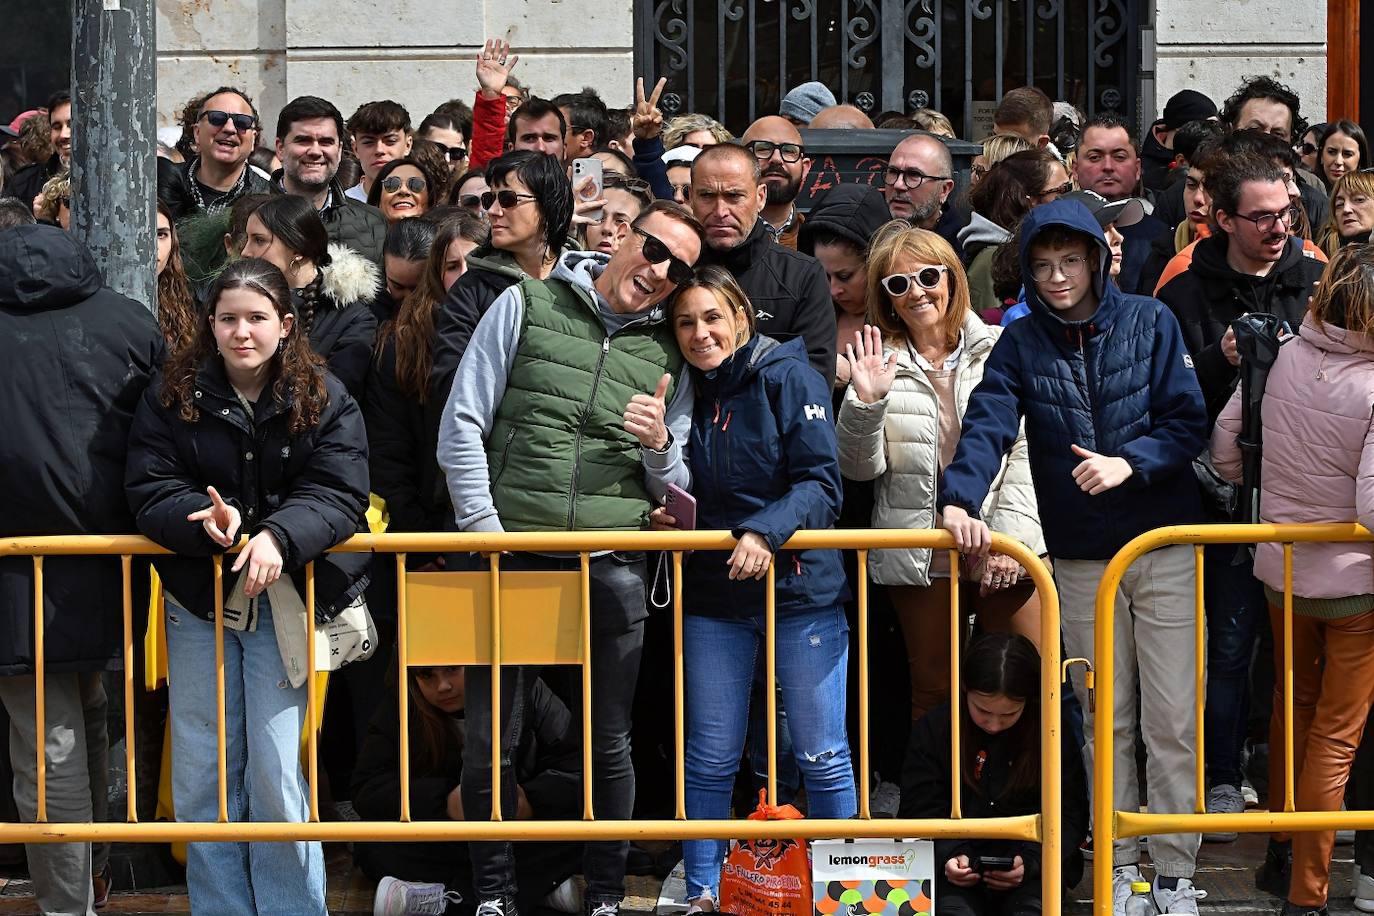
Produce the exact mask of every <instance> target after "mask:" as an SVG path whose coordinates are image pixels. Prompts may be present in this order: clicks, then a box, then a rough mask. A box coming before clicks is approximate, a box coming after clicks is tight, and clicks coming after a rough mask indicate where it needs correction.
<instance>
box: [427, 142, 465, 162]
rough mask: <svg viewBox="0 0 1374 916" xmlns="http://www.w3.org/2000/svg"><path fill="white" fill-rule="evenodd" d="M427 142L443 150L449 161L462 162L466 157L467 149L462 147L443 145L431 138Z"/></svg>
mask: <svg viewBox="0 0 1374 916" xmlns="http://www.w3.org/2000/svg"><path fill="white" fill-rule="evenodd" d="M429 142H430V143H433V144H434V145H435V146H437V147H439V149H440V150H441V151H442V152H443V154H444V156H445V157H447V159H448V161H449V162H462V161H463V160H464V159H466V158H467V157H468V151H467V149H465V148H464V147H461V146H445V145H444V144H442V143H440V142H439V141H437V140H431V141H429Z"/></svg>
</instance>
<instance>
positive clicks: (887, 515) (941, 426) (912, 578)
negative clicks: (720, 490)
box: [836, 228, 1045, 721]
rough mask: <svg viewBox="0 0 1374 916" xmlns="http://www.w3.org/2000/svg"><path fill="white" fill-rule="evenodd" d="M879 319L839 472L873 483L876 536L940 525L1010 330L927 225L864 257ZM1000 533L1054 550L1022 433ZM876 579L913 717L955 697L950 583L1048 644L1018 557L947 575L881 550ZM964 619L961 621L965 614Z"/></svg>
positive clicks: (852, 393) (942, 554) (853, 380)
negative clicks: (895, 627) (957, 456)
mask: <svg viewBox="0 0 1374 916" xmlns="http://www.w3.org/2000/svg"><path fill="white" fill-rule="evenodd" d="M868 284H869V294H868V303H869V315H868V318H869V322H870V323H869V324H868V325H866V326H865V327H864V330H863V332H862V333H856V334H855V335H854V337H855V339H854V341H853V343H852V344H849V345H848V346H847V348H846V349H847V353H846V357H847V358H848V360H849V363H850V370H849V371H850V383H849V390H848V391H847V392H846V393H845V397H844V404H843V405H842V406H841V408H840V415H839V423H838V427H837V429H836V435H837V436H838V439H839V448H840V470H841V471H842V472H843V474H844V476H846V477H848V478H851V479H853V480H875V481H876V486H875V488H874V508H873V526H874V527H875V528H938V527H939V526H940V519H939V515H938V513H937V512H936V510H935V497H936V495H937V493H938V492H939V485H940V477H941V475H942V474H943V472H944V469H945V468H946V467H947V466H948V465H949V462H950V460H951V459H952V458H953V457H954V452H955V448H956V447H957V446H958V444H959V431H960V424H961V423H962V420H963V416H964V411H965V410H967V408H968V400H969V395H970V394H971V393H972V392H973V389H974V388H975V387H976V386H977V385H978V382H979V381H980V380H981V379H982V377H983V368H984V366H985V365H986V363H987V359H988V355H989V353H991V351H992V346H993V344H994V343H995V342H996V341H997V337H998V335H999V334H1000V333H1001V329H1000V328H995V327H989V326H988V325H986V324H984V323H983V322H982V321H981V320H980V319H979V317H978V316H977V314H975V313H974V312H973V310H972V308H971V306H970V304H969V284H968V278H967V277H966V276H965V274H964V269H963V267H962V266H961V265H960V263H959V259H958V258H957V257H956V256H955V254H954V250H953V249H952V248H951V247H950V246H949V243H948V242H946V241H945V240H944V239H943V238H941V237H940V236H939V235H936V234H935V233H934V232H928V231H926V230H924V229H913V228H901V229H897V230H892V231H883V232H880V233H879V234H878V236H877V237H876V238H875V239H874V242H873V246H872V249H871V251H870V253H869V257H868ZM983 517H984V518H985V519H987V520H988V524H989V525H990V526H991V527H992V529H993V530H995V531H999V532H1001V533H1003V534H1006V535H1009V536H1011V537H1013V538H1016V539H1017V540H1019V541H1021V542H1022V543H1024V544H1027V545H1028V546H1030V548H1031V549H1032V550H1034V551H1035V552H1036V553H1044V552H1045V547H1044V542H1043V538H1042V536H1041V533H1040V519H1039V514H1038V510H1037V508H1036V503H1035V493H1034V491H1033V490H1032V488H1031V479H1030V465H1029V460H1028V457H1027V452H1026V441H1025V436H1024V434H1023V435H1021V436H1018V437H1017V439H1016V444H1015V446H1014V447H1013V448H1012V451H1011V454H1010V455H1009V456H1008V458H1006V459H1005V460H1004V461H1003V464H1002V470H1001V472H1000V473H999V475H998V478H997V482H996V483H995V484H994V486H993V487H992V490H991V492H990V494H989V495H988V499H987V502H986V503H985V504H984V506H983ZM868 569H869V575H870V576H871V577H872V579H873V581H874V582H877V583H879V584H880V585H886V586H888V593H889V595H890V596H891V598H892V603H893V605H894V606H895V607H896V609H897V618H898V621H899V623H900V625H901V628H902V637H903V639H904V641H905V642H906V645H907V656H908V663H909V665H910V669H911V718H912V720H913V721H914V720H916V719H919V718H920V717H921V716H922V715H924V714H925V713H926V712H928V711H930V710H931V709H933V708H934V707H935V706H937V705H938V704H939V703H942V702H945V701H947V700H948V699H949V692H948V691H949V673H950V664H951V659H950V655H949V645H950V635H951V633H950V613H949V602H950V588H951V579H952V577H954V576H959V577H960V578H961V580H965V581H967V582H968V583H969V584H968V585H967V586H966V587H964V588H961V589H960V592H959V594H960V601H961V604H962V605H963V606H964V607H965V608H966V609H967V610H968V611H970V612H974V613H976V614H977V616H978V626H979V628H980V629H982V630H999V631H1007V630H1009V631H1012V632H1016V633H1020V634H1021V635H1023V636H1026V637H1027V638H1029V639H1030V640H1031V641H1032V642H1035V643H1037V644H1038V643H1039V638H1040V603H1039V599H1038V597H1037V596H1036V594H1035V588H1034V586H1033V585H1032V584H1031V583H1030V580H1029V579H1028V578H1026V574H1025V570H1023V569H1022V568H1021V567H1020V566H1019V565H1018V564H1017V563H1016V562H1015V561H1014V560H1011V559H1009V558H1006V557H1002V556H996V555H989V556H988V557H987V559H986V560H984V561H982V562H981V563H980V564H979V565H978V566H976V567H973V568H968V569H962V568H951V566H950V557H949V552H948V551H944V550H934V551H932V550H924V549H893V550H874V551H872V552H871V553H870V554H869V560H868ZM961 619H965V618H964V617H963V615H961Z"/></svg>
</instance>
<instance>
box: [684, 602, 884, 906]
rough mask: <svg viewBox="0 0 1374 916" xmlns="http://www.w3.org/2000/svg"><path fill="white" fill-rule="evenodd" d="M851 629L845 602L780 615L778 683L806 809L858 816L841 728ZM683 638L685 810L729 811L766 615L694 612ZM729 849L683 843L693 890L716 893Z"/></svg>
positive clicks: (717, 843)
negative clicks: (726, 614) (685, 698)
mask: <svg viewBox="0 0 1374 916" xmlns="http://www.w3.org/2000/svg"><path fill="white" fill-rule="evenodd" d="M848 633H849V626H848V624H847V623H846V622H845V617H844V609H843V608H842V607H833V608H827V609H825V610H823V611H803V612H798V613H786V614H779V615H778V618H777V678H778V684H779V685H780V686H781V687H782V696H783V702H784V703H785V704H786V705H787V722H788V726H789V728H790V730H791V733H792V744H793V747H794V753H795V757H796V761H797V767H798V769H800V770H801V774H802V781H803V782H804V783H805V785H806V799H807V809H808V810H807V814H808V815H809V816H810V817H813V818H846V817H853V815H854V812H855V810H856V808H857V802H856V800H855V795H854V770H853V767H852V766H851V764H850V760H849V741H848V738H847V737H846V735H845V679H846V676H847V673H848V672H847V669H846V666H847V663H848V659H849V636H848ZM683 642H684V651H683V655H684V659H685V661H684V667H685V677H686V685H687V760H686V790H687V791H686V796H687V797H686V802H687V816H688V817H689V818H692V819H724V818H727V817H729V816H730V790H731V787H732V785H733V784H734V779H735V773H736V772H737V771H738V770H739V762H740V755H741V753H742V752H743V750H744V739H745V733H746V731H747V729H748V724H749V696H750V693H751V688H752V686H753V682H754V666H755V665H756V664H757V663H758V660H759V659H760V658H763V657H764V655H765V652H766V647H765V645H764V624H763V615H762V614H760V615H758V616H755V617H746V618H719V617H701V616H697V615H695V614H689V615H687V616H686V617H685V618H684V620H683ZM765 719H766V717H765ZM725 850H726V843H725V841H724V840H688V841H686V842H684V843H683V844H682V855H683V859H684V861H685V867H686V871H687V897H688V899H696V898H697V897H701V896H703V895H705V896H709V897H711V898H713V899H719V896H720V895H719V884H720V866H721V862H722V861H723V860H724V858H725Z"/></svg>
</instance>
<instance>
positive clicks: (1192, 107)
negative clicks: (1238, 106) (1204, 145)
mask: <svg viewBox="0 0 1374 916" xmlns="http://www.w3.org/2000/svg"><path fill="white" fill-rule="evenodd" d="M1216 116H1217V106H1216V103H1215V102H1213V101H1212V100H1211V99H1209V98H1207V96H1205V95H1203V94H1202V93H1201V92H1198V91H1197V90H1196V89H1184V90H1182V91H1181V92H1176V93H1174V95H1173V96H1172V97H1171V98H1170V99H1169V101H1168V102H1167V103H1166V104H1165V106H1164V116H1163V117H1162V118H1160V120H1161V121H1163V122H1164V126H1165V127H1167V128H1169V129H1170V130H1177V129H1178V128H1180V127H1182V126H1183V125H1184V124H1187V123H1188V122H1189V121H1206V120H1207V119H1208V118H1215V117H1216Z"/></svg>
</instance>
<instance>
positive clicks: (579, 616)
mask: <svg viewBox="0 0 1374 916" xmlns="http://www.w3.org/2000/svg"><path fill="white" fill-rule="evenodd" d="M242 543H244V542H241V543H240V545H239V547H241V546H242ZM734 543H735V541H734V538H732V537H731V536H730V535H729V533H728V532H712V531H698V532H589V533H576V532H550V533H542V532H541V533H533V532H524V533H504V534H398V533H394V534H361V535H357V536H355V537H354V538H352V539H351V540H349V541H348V542H346V543H344V544H341V545H339V546H338V547H336V548H334V550H333V552H341V553H368V552H373V553H378V554H388V553H389V554H395V563H396V570H397V579H398V582H397V618H398V619H397V630H398V636H397V653H398V656H399V658H401V659H402V660H403V662H402V664H403V667H404V666H432V665H437V664H491V662H492V661H493V660H497V659H499V660H501V662H502V663H503V664H512V663H515V664H521V663H525V664H529V663H551V662H556V663H574V664H582V663H583V662H584V661H585V660H586V659H588V657H589V655H590V651H591V623H590V613H589V607H590V565H589V564H590V556H591V552H593V551H597V552H599V551H606V550H612V551H665V552H669V553H671V556H672V570H673V584H674V587H673V609H672V612H673V633H674V651H673V666H674V672H673V674H674V677H673V682H674V704H673V705H674V724H675V731H676V739H677V747H678V754H677V765H676V773H675V786H674V791H675V817H674V818H673V819H669V820H641V821H598V820H595V819H594V817H595V813H594V811H593V808H592V788H591V787H592V781H591V779H584V780H583V785H584V798H583V820H580V821H521V822H518V823H511V822H504V823H501V822H500V811H499V809H498V806H499V792H495V791H494V792H493V793H492V798H493V805H492V820H491V821H462V822H452V821H430V822H424V821H421V822H412V821H410V810H409V809H410V799H409V791H408V790H407V789H405V788H403V790H402V792H401V797H400V803H401V818H400V822H328V823H325V822H321V821H320V820H319V805H318V792H317V782H316V773H317V766H318V747H317V741H316V735H315V730H314V729H310V730H309V740H308V745H307V755H306V756H307V776H308V777H309V782H310V814H309V821H307V822H305V823H264V822H252V823H246V822H235V823H230V822H228V817H227V802H226V796H225V793H226V772H225V770H226V766H225V721H224V718H225V712H224V620H223V610H224V608H223V598H222V595H223V591H222V589H221V588H220V587H219V586H220V584H221V583H222V581H223V563H224V558H223V556H216V557H214V558H212V560H211V561H210V562H211V563H212V565H213V570H214V578H215V585H216V588H215V596H216V598H215V612H216V620H215V685H216V696H217V699H218V703H219V716H218V722H217V727H216V732H217V742H218V758H219V759H218V766H217V771H218V788H219V819H218V822H217V823H165V822H158V823H140V822H139V821H138V815H137V809H136V795H135V786H136V784H137V780H136V775H135V773H136V769H135V767H136V762H135V760H134V744H135V743H134V740H133V735H134V712H133V710H134V681H135V675H136V673H137V672H136V670H135V667H134V653H133V638H134V633H133V628H132V624H133V611H132V596H131V583H130V569H131V562H132V557H134V556H157V555H166V554H168V553H169V551H167V550H165V549H163V548H161V547H158V546H157V545H155V544H153V543H152V542H151V541H148V540H146V539H144V538H142V537H138V536H133V535H113V536H99V535H96V536H82V537H31V538H24V537H20V538H8V539H0V557H16V556H27V557H32V559H33V564H34V599H35V614H34V642H35V645H34V672H35V680H36V682H37V688H36V702H35V716H36V719H37V731H38V733H39V734H43V733H44V731H45V729H44V714H45V710H44V703H45V696H44V680H43V669H44V647H43V614H42V607H43V558H44V557H45V556H97V555H101V556H118V557H119V558H120V563H121V565H122V568H123V577H124V584H123V615H124V693H125V696H124V700H125V704H124V705H125V723H124V724H125V765H126V767H127V773H128V786H129V789H128V793H129V794H128V805H127V813H126V818H127V820H126V822H125V823H117V822H116V823H97V824H56V823H49V822H47V804H46V793H47V786H46V774H45V771H44V764H45V760H44V754H43V749H42V748H40V749H39V752H38V755H37V765H38V773H37V779H38V812H37V813H38V818H37V819H38V823H34V824H0V843H20V842H22V843H41V842H201V841H241V842H246V841H252V842H279V841H312V840H313V841H366V840H372V841H416V840H479V839H485V840H492V839H500V840H560V839H561V840H610V839H711V838H732V839H762V838H776V839H786V838H794V837H797V836H799V835H802V836H806V837H812V838H822V837H824V838H836V839H840V838H861V837H891V838H906V837H926V838H969V839H974V838H984V839H1012V840H1025V841H1031V842H1039V843H1041V844H1042V846H1043V854H1042V869H1043V870H1042V876H1041V882H1042V886H1043V891H1042V893H1043V907H1044V912H1045V913H1046V914H1047V916H1057V914H1058V913H1059V912H1060V901H1061V897H1062V868H1061V863H1062V856H1061V854H1060V847H1061V836H1060V786H1061V778H1060V774H1061V772H1062V770H1061V763H1062V761H1061V760H1060V748H1061V743H1060V728H1061V724H1060V701H1059V697H1060V693H1059V690H1060V679H1061V670H1060V651H1059V602H1058V596H1057V594H1056V592H1055V589H1054V583H1053V580H1052V578H1051V576H1050V573H1049V570H1048V569H1047V568H1046V567H1045V565H1044V564H1043V563H1042V562H1041V561H1040V559H1039V557H1037V556H1036V555H1035V554H1033V553H1032V552H1031V551H1030V550H1029V549H1027V548H1026V547H1025V546H1024V545H1022V544H1021V543H1019V542H1017V541H1014V540H1011V539H1009V538H1007V537H1004V536H1002V535H997V534H994V535H993V550H994V551H995V552H997V553H1001V554H1005V555H1007V556H1009V557H1011V558H1013V559H1015V560H1016V561H1017V562H1018V563H1020V564H1021V566H1023V567H1024V568H1025V569H1026V570H1027V573H1028V574H1029V576H1030V578H1031V580H1032V581H1033V582H1034V583H1035V587H1036V590H1037V592H1038V593H1039V596H1040V601H1041V646H1042V648H1041V687H1040V709H1041V717H1042V721H1041V783H1042V790H1041V791H1042V794H1041V813H1040V814H1039V815H1028V816H1021V817H1000V818H978V819H972V820H967V821H965V820H963V819H962V816H961V810H960V809H961V806H960V779H961V769H960V767H959V765H958V756H959V750H960V735H959V717H958V716H954V717H952V728H951V742H950V744H951V754H952V763H953V765H952V767H951V793H952V801H953V804H952V806H951V809H952V810H951V812H950V817H949V818H947V819H907V820H903V819H897V818H892V819H888V818H883V819H877V820H874V819H872V817H871V814H870V811H869V801H868V797H869V780H870V777H869V774H870V773H871V772H872V768H871V766H870V760H869V747H868V744H869V741H868V738H869V735H868V712H869V695H868V638H869V634H868V562H867V561H868V551H869V550H870V549H883V548H931V549H945V550H949V551H950V554H951V556H950V568H951V569H958V568H959V556H958V554H957V552H956V551H955V550H954V542H953V539H952V538H951V537H950V536H949V535H948V534H947V533H945V532H944V531H935V530H927V531H902V530H852V531H804V532H799V533H797V535H796V536H794V537H793V538H792V539H791V540H790V541H788V542H787V544H786V545H784V547H785V548H786V549H789V550H808V549H822V548H830V549H841V550H856V551H857V552H858V568H859V570H860V576H859V581H858V590H857V591H858V594H857V600H858V604H859V615H858V616H859V619H858V650H859V659H858V665H859V678H860V680H859V684H860V687H859V716H858V718H859V723H860V724H859V781H858V786H857V789H858V798H859V809H860V810H859V817H858V818H856V819H846V820H811V819H808V820H803V821H751V820H744V819H738V820H687V819H686V805H685V802H684V779H685V776H684V765H683V749H684V746H685V741H684V734H683V733H684V715H683V702H684V689H683V639H682V620H683V607H682V557H683V552H684V551H692V550H729V549H731V548H732V547H733V546H734ZM237 549H238V548H235V550H237ZM513 551H531V552H538V553H562V554H567V555H580V557H581V569H580V571H576V572H566V573H510V572H508V573H502V572H501V569H500V565H501V564H500V557H501V554H502V553H503V552H513ZM232 552H233V551H231V553H232ZM444 552H473V553H479V554H484V555H487V556H489V557H490V559H491V564H490V570H489V571H487V572H479V573H409V572H407V571H406V568H405V562H406V555H407V554H408V553H444ZM306 574H307V577H306V582H307V586H306V601H305V606H306V607H307V608H313V607H314V566H313V564H310V565H308V566H307V567H306ZM767 584H768V590H767V603H766V607H765V625H766V643H767V653H766V664H767V679H768V680H767V684H768V687H769V689H766V690H765V691H764V695H765V696H766V697H767V698H768V723H769V725H768V759H769V766H768V771H769V777H768V792H769V797H770V800H772V801H774V802H776V790H777V785H776V778H775V771H776V762H777V735H776V732H775V722H776V703H777V701H776V691H775V690H774V689H772V687H773V685H775V683H776V680H775V674H776V671H775V667H776V664H775V661H776V660H775V656H774V635H775V624H776V620H775V615H776V611H775V607H774V602H773V595H774V587H773V586H774V568H773V566H771V565H770V567H769V570H768V580H767ZM959 588H960V583H959V580H958V579H957V577H956V578H954V579H952V580H951V588H950V592H951V596H950V614H951V619H952V626H951V630H952V632H953V633H954V634H955V635H954V636H953V638H952V639H951V646H950V651H951V655H952V658H953V663H952V664H951V666H950V670H951V678H950V693H951V696H952V697H955V698H957V697H958V696H959V664H958V656H959V642H958V634H959V632H960V631H961V629H962V625H963V624H962V621H961V619H960V610H959ZM573 594H575V595H576V596H577V599H576V601H569V599H568V596H569V595H573ZM522 595H523V598H522ZM531 597H532V600H528V599H531ZM484 604H485V605H486V607H487V610H488V613H487V614H486V615H483V614H482V613H481V612H482V608H483V605H484ZM532 605H543V606H545V607H550V606H551V607H552V608H553V609H554V615H553V617H552V619H547V620H546V621H545V622H544V623H541V624H540V627H534V626H532V625H531V623H530V618H529V616H528V611H529V609H530V607H531V606H532ZM306 616H307V617H309V616H310V615H306ZM305 625H306V626H308V627H312V628H313V621H306V622H305ZM540 628H545V629H543V630H542V632H540V633H538V634H536V633H535V630H536V629H540ZM508 634H510V635H508ZM512 635H518V636H519V641H518V642H517V641H515V640H513V639H512V638H511V637H512ZM307 637H308V638H307V639H306V645H307V647H308V648H307V662H308V666H309V669H311V670H313V669H314V667H315V662H314V646H315V641H314V639H313V638H311V637H313V632H311V633H307ZM491 677H492V699H493V704H494V705H496V704H499V702H500V699H499V698H500V695H501V694H500V689H499V688H500V677H501V666H500V665H499V664H498V665H491ZM306 682H307V684H308V685H309V687H308V689H307V699H306V702H307V714H306V721H308V722H313V721H318V719H317V705H318V703H319V697H318V696H317V693H316V688H315V679H314V678H313V677H312V678H307V679H306ZM582 689H583V701H584V702H583V734H584V738H585V737H586V736H588V735H590V726H591V714H592V710H591V703H590V691H591V682H590V674H589V671H588V669H587V667H586V666H584V668H583V678H582ZM408 700H409V697H408V694H407V689H406V678H404V677H401V678H398V690H397V704H398V712H399V721H400V722H401V723H403V725H402V727H401V729H400V732H399V738H400V755H401V759H400V767H401V785H402V786H403V787H406V786H408V773H409V765H410V759H409V757H410V754H409V729H408V728H406V727H405V726H404V723H406V722H407V721H408V717H407V703H408ZM500 720H501V714H500V710H499V708H497V709H494V710H493V712H492V731H493V740H492V748H493V758H494V759H493V773H495V774H499V773H500V771H501V768H500V766H499V762H500V761H499V757H498V756H497V755H498V754H499V752H500V743H501V742H500V740H499V734H498V730H499V727H500ZM583 755H584V756H583V766H584V772H585V773H587V774H590V773H591V768H592V761H591V742H590V741H589V740H584V741H583ZM936 867H937V868H941V867H943V863H936Z"/></svg>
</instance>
